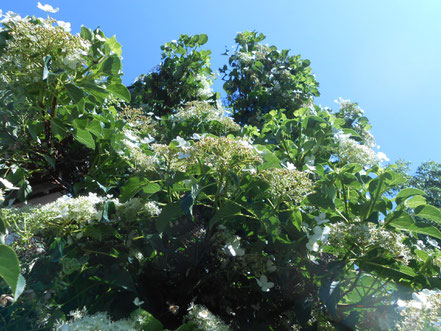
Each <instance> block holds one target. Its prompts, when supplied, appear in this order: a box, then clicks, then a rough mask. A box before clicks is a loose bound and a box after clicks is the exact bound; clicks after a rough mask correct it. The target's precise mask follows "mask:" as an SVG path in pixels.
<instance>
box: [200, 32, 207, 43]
mask: <svg viewBox="0 0 441 331" xmlns="http://www.w3.org/2000/svg"><path fill="white" fill-rule="evenodd" d="M207 41H208V36H207V35H206V34H204V33H202V34H200V35H199V40H198V43H199V45H204V44H205V43H207Z"/></svg>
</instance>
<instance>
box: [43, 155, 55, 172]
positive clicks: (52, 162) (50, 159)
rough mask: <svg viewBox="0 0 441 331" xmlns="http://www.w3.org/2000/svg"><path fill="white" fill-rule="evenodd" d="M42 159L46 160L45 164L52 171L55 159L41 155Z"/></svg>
mask: <svg viewBox="0 0 441 331" xmlns="http://www.w3.org/2000/svg"><path fill="white" fill-rule="evenodd" d="M43 157H44V159H45V160H46V162H47V163H49V165H50V166H51V167H52V169H55V159H54V158H52V157H50V156H49V155H46V154H45V155H43Z"/></svg>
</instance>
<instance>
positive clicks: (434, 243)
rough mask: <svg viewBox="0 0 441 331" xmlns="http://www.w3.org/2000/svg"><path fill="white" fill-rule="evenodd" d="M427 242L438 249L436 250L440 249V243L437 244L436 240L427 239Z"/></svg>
mask: <svg viewBox="0 0 441 331" xmlns="http://www.w3.org/2000/svg"><path fill="white" fill-rule="evenodd" d="M426 241H427V242H428V243H429V244H430V245H432V246H433V247H436V248H438V249H439V245H438V242H437V241H436V240H435V239H432V238H426Z"/></svg>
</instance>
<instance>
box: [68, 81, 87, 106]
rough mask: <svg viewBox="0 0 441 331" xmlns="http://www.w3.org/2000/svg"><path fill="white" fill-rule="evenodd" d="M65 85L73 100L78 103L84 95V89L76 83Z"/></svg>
mask: <svg viewBox="0 0 441 331" xmlns="http://www.w3.org/2000/svg"><path fill="white" fill-rule="evenodd" d="M65 87H66V91H67V95H68V96H69V98H71V100H72V101H73V102H75V103H77V102H79V101H80V100H81V99H82V98H83V97H84V93H83V90H82V89H80V88H79V87H78V86H76V85H75V84H71V83H69V84H66V85H65Z"/></svg>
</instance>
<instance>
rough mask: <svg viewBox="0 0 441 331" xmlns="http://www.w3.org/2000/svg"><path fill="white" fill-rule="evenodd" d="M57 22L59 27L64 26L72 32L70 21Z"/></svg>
mask: <svg viewBox="0 0 441 331" xmlns="http://www.w3.org/2000/svg"><path fill="white" fill-rule="evenodd" d="M57 24H58V26H59V27H61V28H63V29H64V30H65V31H67V32H70V31H71V30H72V29H71V25H70V23H69V22H64V21H57Z"/></svg>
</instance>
